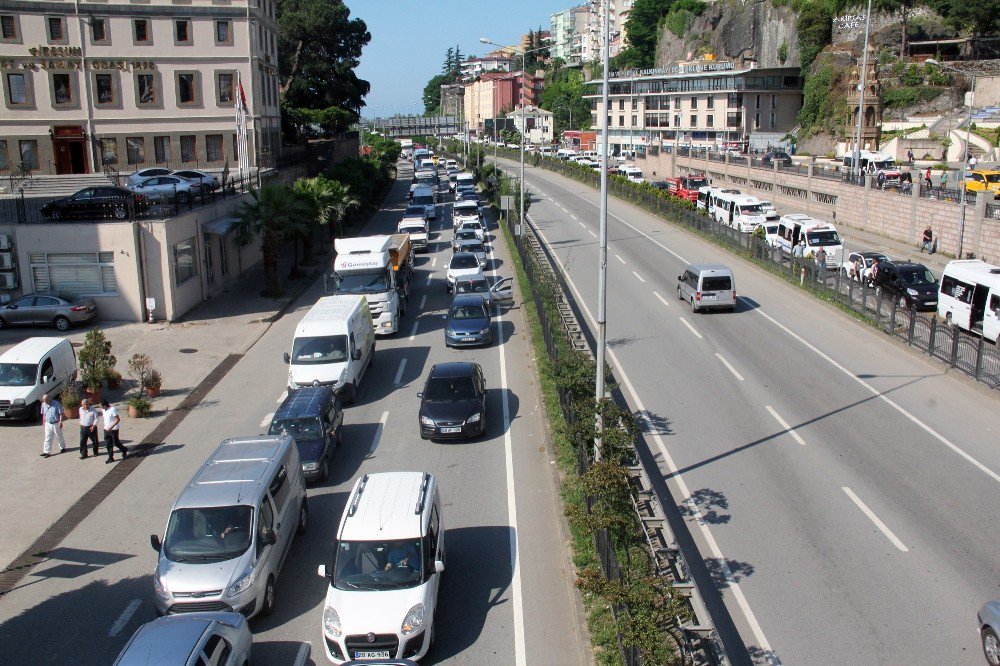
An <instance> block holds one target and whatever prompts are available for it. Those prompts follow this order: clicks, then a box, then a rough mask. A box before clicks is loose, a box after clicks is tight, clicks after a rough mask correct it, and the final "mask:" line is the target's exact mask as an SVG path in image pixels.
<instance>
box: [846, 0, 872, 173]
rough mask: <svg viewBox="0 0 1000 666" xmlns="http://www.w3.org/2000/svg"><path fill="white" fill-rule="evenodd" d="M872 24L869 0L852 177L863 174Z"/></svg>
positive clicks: (869, 1) (862, 53)
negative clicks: (863, 128)
mask: <svg viewBox="0 0 1000 666" xmlns="http://www.w3.org/2000/svg"><path fill="white" fill-rule="evenodd" d="M871 24H872V0H868V13H867V14H866V15H865V43H864V44H863V45H862V46H861V90H860V92H861V95H860V97H859V98H858V133H857V136H856V137H855V141H854V163H853V164H852V165H851V175H852V176H854V172H855V170H857V171H858V174H860V173H861V171H860V169H861V123H862V122H863V121H864V118H865V92H867V89H868V32H869V30H870V29H871Z"/></svg>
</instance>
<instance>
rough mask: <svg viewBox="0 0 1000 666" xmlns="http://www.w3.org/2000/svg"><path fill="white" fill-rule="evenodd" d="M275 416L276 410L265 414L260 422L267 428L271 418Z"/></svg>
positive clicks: (261, 425) (262, 426)
mask: <svg viewBox="0 0 1000 666" xmlns="http://www.w3.org/2000/svg"><path fill="white" fill-rule="evenodd" d="M273 418H274V412H271V413H270V414H268V415H267V416H265V417H264V419H263V420H262V421H261V422H260V427H261V428H266V427H267V426H269V425H271V419H273Z"/></svg>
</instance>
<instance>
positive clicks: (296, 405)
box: [274, 386, 334, 419]
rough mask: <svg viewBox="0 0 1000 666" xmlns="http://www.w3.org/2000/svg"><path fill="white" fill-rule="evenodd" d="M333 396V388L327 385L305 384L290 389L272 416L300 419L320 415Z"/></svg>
mask: <svg viewBox="0 0 1000 666" xmlns="http://www.w3.org/2000/svg"><path fill="white" fill-rule="evenodd" d="M333 398H334V396H333V389H332V388H330V387H329V386H306V387H303V388H297V389H290V390H289V391H288V397H286V398H285V400H284V401H283V402H282V403H281V406H280V407H278V411H276V412H275V413H274V418H275V419H300V418H308V417H310V416H321V415H322V414H323V410H325V409H326V406H327V405H328V404H329V403H330V401H331V400H333Z"/></svg>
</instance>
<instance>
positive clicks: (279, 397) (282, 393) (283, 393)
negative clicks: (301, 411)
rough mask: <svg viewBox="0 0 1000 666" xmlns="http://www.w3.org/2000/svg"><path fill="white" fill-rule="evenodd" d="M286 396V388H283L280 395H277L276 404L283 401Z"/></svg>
mask: <svg viewBox="0 0 1000 666" xmlns="http://www.w3.org/2000/svg"><path fill="white" fill-rule="evenodd" d="M287 397H288V389H285V390H284V391H282V392H281V395H279V396H278V401H277V402H278V404H279V405H280V404H281V403H283V402H284V401H285V398H287Z"/></svg>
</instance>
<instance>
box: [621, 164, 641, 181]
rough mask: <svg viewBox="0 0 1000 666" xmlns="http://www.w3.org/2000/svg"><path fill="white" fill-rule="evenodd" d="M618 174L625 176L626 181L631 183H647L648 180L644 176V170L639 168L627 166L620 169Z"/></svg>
mask: <svg viewBox="0 0 1000 666" xmlns="http://www.w3.org/2000/svg"><path fill="white" fill-rule="evenodd" d="M618 173H620V174H621V175H623V176H625V179H626V180H628V182H630V183H645V182H646V179H645V178H643V176H642V169H640V168H639V167H637V166H632V165H626V166H621V167H618Z"/></svg>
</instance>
